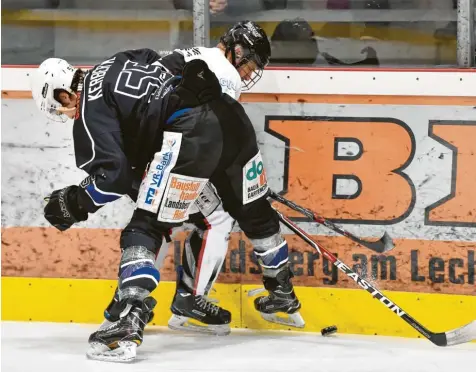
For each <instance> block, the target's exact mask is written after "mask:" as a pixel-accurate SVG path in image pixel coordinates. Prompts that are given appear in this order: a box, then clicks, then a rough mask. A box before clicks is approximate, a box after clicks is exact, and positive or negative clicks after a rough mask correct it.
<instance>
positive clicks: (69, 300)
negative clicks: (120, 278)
mask: <svg viewBox="0 0 476 372" xmlns="http://www.w3.org/2000/svg"><path fill="white" fill-rule="evenodd" d="M115 285H116V281H114V280H88V279H59V278H53V279H49V278H11V277H10V278H2V320H17V321H47V322H65V323H100V322H102V320H103V318H102V313H103V311H104V308H105V306H107V301H108V300H109V299H110V298H111V297H112V294H113V293H114V288H115ZM255 288H258V286H257V285H241V284H217V285H216V286H215V289H216V292H214V293H212V296H211V297H212V298H216V299H218V300H219V304H220V306H223V307H224V308H226V309H228V310H229V311H231V313H232V316H233V320H232V323H231V325H232V327H233V328H249V329H274V330H278V329H279V330H291V329H289V328H288V327H285V326H280V325H274V324H270V323H267V322H265V321H264V320H262V319H261V317H260V315H259V313H258V312H256V311H255V310H254V306H253V298H252V297H248V295H247V293H248V291H249V290H251V289H255ZM174 291H175V283H173V282H162V283H160V285H159V287H158V288H157V290H156V291H155V292H154V294H153V296H154V297H155V298H156V299H157V301H158V305H157V307H156V311H155V317H154V320H153V324H154V325H161V326H164V325H166V324H167V321H168V319H169V317H170V315H171V313H170V310H169V306H170V303H171V300H172V297H173V294H174ZM296 291H297V295H298V296H299V298H300V300H301V302H302V310H301V314H302V315H303V317H304V319H305V321H306V326H305V328H304V329H302V331H304V332H320V330H321V329H322V328H324V327H327V326H329V325H336V326H337V327H338V330H339V332H340V333H349V334H365V335H384V336H402V337H421V336H420V334H419V333H417V332H416V331H415V330H413V328H411V327H410V326H409V325H407V324H406V323H405V322H403V321H402V320H400V319H399V318H398V317H397V316H395V314H393V313H392V312H391V311H390V310H388V309H387V308H386V307H385V306H383V305H382V304H381V303H379V302H378V301H377V300H374V299H372V298H371V296H370V295H369V294H368V293H366V292H365V291H363V290H358V289H355V290H354V289H337V288H312V287H297V288H296ZM385 294H386V295H387V296H388V297H389V298H390V299H391V300H392V301H393V302H395V303H397V304H398V305H399V306H400V307H402V308H403V309H404V310H406V311H408V312H409V313H410V314H411V315H412V316H414V317H415V318H416V319H418V320H419V321H421V322H422V324H423V325H425V326H426V327H428V328H430V329H431V330H432V331H434V332H438V331H447V330H449V329H453V328H457V327H459V326H461V325H463V324H466V323H469V322H470V321H471V320H473V319H474V317H475V316H474V315H475V314H476V297H475V296H459V295H441V294H426V293H408V292H407V293H406V292H395V291H386V292H385ZM294 330H296V329H294Z"/></svg>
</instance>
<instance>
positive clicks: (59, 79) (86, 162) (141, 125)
mask: <svg viewBox="0 0 476 372" xmlns="http://www.w3.org/2000/svg"><path fill="white" fill-rule="evenodd" d="M251 52H253V50H251ZM255 54H256V52H255ZM250 56H253V53H248V55H246V56H241V59H243V58H245V57H246V58H250V61H252V63H245V64H244V65H242V66H245V67H246V68H248V69H249V71H250V73H249V74H248V75H247V76H245V80H246V81H250V80H252V79H251V78H250V76H251V74H252V73H253V70H254V69H255V68H258V69H262V67H264V65H266V63H267V61H263V60H261V59H260V56H259V55H254V56H253V59H252V60H251V57H250ZM157 59H158V56H157V55H156V54H155V53H154V52H152V51H150V50H136V51H127V52H123V53H118V54H116V55H115V56H113V57H112V58H110V59H108V60H106V61H104V62H103V63H101V64H100V65H98V66H96V67H95V68H93V69H92V70H91V71H90V72H88V73H87V74H84V72H82V71H81V70H76V69H74V68H72V67H71V66H69V65H68V64H67V63H66V62H65V61H63V60H50V61H48V63H47V64H45V65H42V66H41V67H40V69H39V74H38V75H37V79H36V82H35V84H33V88H34V89H33V95H34V98H35V100H36V101H37V103H38V105H39V108H40V110H42V111H43V112H45V113H46V114H47V115H48V116H49V117H50V118H52V119H59V120H63V119H65V117H67V116H69V117H74V118H75V124H74V128H73V134H74V140H75V143H74V144H75V154H76V160H77V164H78V167H80V168H82V169H83V170H85V171H87V172H88V173H89V176H88V177H87V178H86V179H85V180H84V181H83V182H82V183H81V184H80V185H79V186H70V187H67V188H64V189H62V190H56V191H54V192H53V193H52V194H51V196H50V198H49V202H48V205H47V206H46V207H45V217H46V218H47V219H48V221H50V223H51V224H52V225H54V226H55V227H57V228H58V229H60V230H66V229H67V228H69V227H70V226H71V225H72V224H74V223H76V222H79V221H84V220H86V219H87V217H88V213H94V212H95V211H96V210H98V209H99V208H100V207H101V206H103V205H105V204H107V203H109V202H111V201H114V200H116V199H118V198H119V197H121V196H123V195H125V194H128V195H131V196H132V198H134V199H135V197H136V196H135V195H134V194H135V193H136V191H135V188H134V187H133V181H137V180H140V174H141V173H142V171H143V170H144V169H145V168H146V165H147V163H149V162H150V161H151V159H153V160H152V162H151V164H150V165H149V167H148V173H147V176H146V178H145V179H144V180H143V181H142V188H141V192H140V193H139V198H138V204H137V206H138V207H137V209H136V211H135V213H134V216H133V217H132V219H131V222H130V224H129V225H128V226H127V227H126V228H125V229H124V231H123V233H122V236H121V248H122V258H121V267H120V270H119V291H118V298H119V302H120V303H121V304H122V306H121V309H123V311H122V312H121V314H120V316H119V319H118V320H117V321H116V322H114V323H112V324H111V326H110V327H107V328H104V329H101V330H99V331H98V332H96V333H95V334H93V335H92V337H91V344H92V345H93V346H94V347H97V348H95V349H94V350H93V352H91V354H90V356H93V357H98V358H103V359H107V360H110V359H112V360H114V359H117V360H128V359H131V358H133V357H134V355H135V350H134V345H137V344H140V342H141V341H142V332H143V329H144V326H145V323H146V322H147V321H148V320H149V319H150V316H151V311H152V309H153V307H154V305H155V304H154V302H155V301H154V300H153V299H152V298H150V297H149V296H148V295H149V294H150V292H151V291H152V290H153V289H155V287H156V285H157V284H158V281H159V278H160V277H159V273H158V271H157V270H156V269H155V267H154V265H153V261H154V258H155V254H156V250H157V248H158V247H160V243H161V241H162V238H163V236H164V235H166V234H167V233H168V229H169V228H170V227H173V226H176V225H180V224H181V223H182V222H183V221H185V220H187V219H188V215H189V214H190V212H192V210H191V208H192V206H194V205H195V204H194V203H193V202H194V201H195V200H196V199H197V197H198V195H199V194H201V192H202V191H203V190H204V189H205V187H206V186H207V181H208V179H210V180H212V183H213V184H214V187H215V188H216V190H218V193H219V194H220V196H222V198H223V200H224V205H225V209H226V210H227V211H228V212H229V213H230V214H232V215H233V217H234V218H236V219H237V220H238V222H239V224H240V227H241V228H242V229H243V230H244V231H245V232H247V231H248V234H249V235H248V236H249V237H250V238H251V239H252V242H253V244H254V247H255V251H256V253H257V254H258V255H259V256H260V258H261V260H260V261H261V262H262V265H263V268H264V274H265V287H266V288H267V289H268V290H269V291H270V296H268V297H262V298H260V299H259V301H257V302H256V306H257V308H258V309H259V310H263V312H273V311H274V310H269V309H271V308H272V307H274V308H275V309H277V308H278V307H277V306H276V304H277V303H278V301H277V300H280V301H285V302H286V306H285V310H286V311H288V312H290V313H293V312H296V311H297V310H298V309H299V306H300V305H299V302H298V301H297V299H296V298H295V296H294V293H293V291H292V286H291V284H290V281H289V277H290V276H291V275H290V273H289V270H288V269H287V245H286V244H285V242H284V240H282V237H281V238H280V235H279V224H277V219H276V218H275V217H276V216H274V220H273V218H271V219H270V216H267V217H266V221H268V223H271V224H273V226H272V228H271V227H266V226H265V228H264V230H263V226H260V223H262V222H263V221H259V219H258V220H257V222H256V223H254V224H253V222H252V220H251V221H250V220H249V217H250V216H251V217H252V216H253V214H252V213H251V214H250V215H249V216H248V215H246V217H245V215H244V213H243V211H242V210H241V207H242V204H241V200H240V199H243V198H244V197H245V194H240V193H238V194H237V193H236V191H237V190H238V189H239V190H240V192H241V191H242V190H243V189H242V188H243V187H246V189H247V190H250V191H249V193H248V194H246V198H248V200H246V203H245V204H248V203H251V202H253V203H252V204H250V206H251V205H255V204H256V203H254V200H255V199H260V200H265V199H264V197H263V195H264V194H263V193H264V191H265V190H266V186H265V178H264V176H261V175H260V177H258V176H256V177H254V172H255V171H254V170H253V169H255V167H257V166H258V168H259V169H261V171H262V170H263V167H262V161H261V159H260V155H259V152H258V151H256V153H255V156H254V158H253V159H249V162H246V164H245V163H243V162H244V161H245V159H244V158H243V157H242V158H240V160H239V163H240V164H241V163H243V165H242V166H241V168H242V169H244V167H245V166H247V167H250V169H249V172H248V173H249V174H250V179H247V181H246V182H248V186H246V182H245V186H243V185H241V184H240V185H232V182H231V180H232V179H231V178H230V177H228V176H226V175H225V174H224V173H223V170H224V169H225V165H226V164H231V163H232V161H233V156H232V155H226V156H225V155H224V154H221V150H222V149H232V148H234V149H235V151H237V147H236V146H235V147H233V143H234V142H235V141H236V142H239V141H237V139H238V138H243V137H242V136H243V134H244V133H245V132H247V131H243V128H241V129H240V131H238V133H235V132H234V131H232V132H233V133H234V134H233V136H231V137H230V136H228V137H227V138H228V140H227V142H223V141H224V139H223V138H221V137H220V136H219V134H220V130H219V128H221V127H220V126H222V125H224V123H223V122H228V123H230V121H228V119H226V120H225V119H224V117H225V116H226V115H225V112H224V110H223V107H225V106H226V107H227V110H229V109H230V107H228V106H227V105H229V104H230V102H227V99H226V97H227V96H224V97H220V98H216V99H213V100H212V101H213V102H215V101H219V102H221V103H222V104H223V105H224V106H223V105H220V104H217V106H216V107H215V108H210V107H208V106H206V105H208V104H206V105H205V106H203V102H205V101H208V100H209V99H210V97H211V98H215V97H216V95H217V93H216V89H215V91H214V90H213V89H212V88H210V87H209V86H208V85H206V84H205V85H204V86H203V87H202V88H203V89H201V88H200V89H199V87H200V83H201V80H203V81H204V82H207V81H210V80H213V79H214V75H213V76H210V74H208V72H209V71H208V70H207V69H206V68H204V67H203V66H202V67H200V68H201V70H200V71H199V72H198V73H196V74H195V76H196V77H198V79H197V78H195V80H193V79H194V78H193V76H194V73H192V74H191V75H192V77H191V78H190V79H192V81H193V84H191V83H188V84H186V81H187V74H184V78H183V79H182V81H181V83H180V84H179V85H178V87H177V86H176V81H177V78H176V77H174V75H173V74H172V73H171V72H170V70H168V69H167V68H166V67H165V65H164V64H162V63H161V62H159V61H157ZM195 68H196V65H195ZM195 72H196V71H195ZM202 78H203V79H202ZM190 79H188V81H190ZM220 83H222V82H221V81H220ZM218 90H219V89H218ZM210 92H212V93H210ZM228 101H229V100H228ZM232 101H233V100H232ZM233 102H234V105H237V106H239V107H240V109H241V111H242V108H241V106H240V105H239V104H238V103H236V102H235V101H233ZM196 105H199V106H198V108H195V109H193V107H194V106H196ZM233 107H234V106H233ZM190 108H192V110H190V111H191V112H187V110H188V109H190ZM220 109H221V111H220ZM184 110H185V111H184ZM194 110H199V111H194ZM217 110H218V113H217V112H215V111H217ZM236 110H238V109H236ZM238 111H239V110H238ZM210 112H212V113H213V114H210V115H211V117H210V118H209V117H208V115H209V113H210ZM226 114H229V113H228V112H227V113H226ZM220 115H221V116H220ZM197 116H199V117H200V118H201V120H200V121H199V120H196V119H197ZM242 116H243V117H244V118H246V115H245V114H244V112H242V113H241V114H240V115H238V117H239V118H242ZM194 118H195V119H194ZM203 118H206V119H207V120H206V122H215V127H216V129H217V131H216V133H210V132H209V131H210V127H212V125H211V124H210V125H209V126H207V127H206V128H203V122H204V120H202V119H203ZM246 120H247V118H246ZM246 120H245V119H243V120H242V121H243V122H246ZM237 122H238V123H240V122H241V121H240V120H238V119H237ZM200 123H201V124H202V125H198V124H200ZM175 124H177V125H178V124H180V125H179V127H178V128H177V130H176V131H175V130H174V126H175ZM248 124H249V121H248ZM248 124H246V125H248ZM227 128H228V127H227ZM230 128H231V127H230ZM230 128H228V129H230ZM237 128H240V125H239V124H237ZM248 129H249V128H248ZM221 134H222V135H223V134H224V133H221ZM217 136H218V137H217ZM253 136H254V133H253ZM202 138H203V141H200V140H199V142H198V143H199V144H201V145H203V144H205V143H206V144H207V146H198V147H197V146H195V144H194V141H196V140H197V139H202ZM230 138H232V139H233V141H231V140H230ZM207 141H208V142H207ZM252 142H253V141H252ZM254 142H255V141H254ZM220 143H221V144H222V146H221V147H220ZM225 143H226V146H225V145H224V144H225ZM239 148H240V149H241V150H243V149H244V148H246V146H245V147H243V143H241V146H240V147H239ZM252 148H253V150H252V151H251V152H254V150H255V149H257V147H256V148H254V147H252ZM187 149H192V150H187ZM197 149H199V150H200V151H198V152H197ZM212 149H213V151H211V150H212ZM179 151H180V155H181V156H180V157H178V152H179ZM189 151H191V153H192V154H193V156H191V155H190V154H188V153H189ZM216 151H218V152H220V155H219V156H218V155H217V154H218V153H216ZM187 154H188V159H187ZM177 159H178V160H177ZM216 159H220V160H219V161H218V163H216V161H215V164H214V165H213V163H214V162H213V161H210V160H216ZM237 159H238V158H235V159H234V160H235V161H237ZM184 161H185V163H183V162H184ZM207 163H211V165H210V164H207ZM260 164H261V166H259V165H260ZM233 166H234V172H235V173H236V172H237V171H238V168H239V166H237V165H236V164H234V165H233ZM218 169H220V170H221V176H222V177H218V176H216V177H215V174H219V172H218ZM166 170H167V172H166ZM217 172H218V173H217ZM230 172H231V171H230ZM232 173H233V172H232ZM238 173H240V179H239V180H238V179H235V180H234V182H235V181H239V182H241V181H242V180H241V169H240V172H238ZM238 173H236V174H235V176H237V174H238ZM257 179H258V181H257ZM253 182H254V183H253ZM260 182H261V183H262V184H260ZM235 183H236V182H235ZM221 193H224V194H223V195H221ZM233 193H234V194H236V195H235V197H236V200H235V199H233V197H231V196H227V194H229V195H233ZM238 201H240V202H238ZM243 201H245V200H243ZM248 207H249V206H248ZM248 207H247V208H248ZM268 207H269V205H268ZM245 209H246V208H245ZM260 210H263V211H265V210H266V209H263V208H260ZM254 213H256V212H254ZM263 220H264V219H263ZM255 225H256V226H255ZM255 228H256V232H254V229H255ZM258 231H259V232H258ZM274 243H276V244H277V245H275V246H273V244H274ZM278 260H279V262H278ZM283 288H284V289H285V291H283ZM184 291H185V292H186V290H184ZM177 292H178V293H180V292H182V289H181V288H178V291H177ZM270 301H271V302H273V301H274V303H275V305H273V306H268V305H270V303H269V302H270ZM174 302H175V301H174ZM179 302H180V301H179ZM179 302H177V307H180V306H179V305H182V307H183V308H182V309H179V308H178V309H177V311H178V312H180V311H183V310H184V307H185V305H184V304H183V303H179ZM195 305H199V304H198V303H196V301H195V303H194V304H192V310H193V308H194V306H195ZM281 307H283V306H281ZM206 308H207V310H209V311H210V315H214V313H216V309H215V308H213V307H212V306H209V305H208V304H207V306H206ZM266 309H267V310H266ZM228 314H229V313H228ZM182 315H183V314H182ZM186 315H187V314H185V316H186ZM221 315H223V313H222V314H221ZM225 317H226V314H225ZM225 320H226V319H225Z"/></svg>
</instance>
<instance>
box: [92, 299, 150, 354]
mask: <svg viewBox="0 0 476 372" xmlns="http://www.w3.org/2000/svg"><path fill="white" fill-rule="evenodd" d="M156 304H157V301H156V300H155V299H153V298H152V297H147V298H146V299H145V300H144V301H143V302H142V303H141V302H136V303H132V304H131V303H128V304H126V306H125V308H124V310H123V311H122V313H121V314H120V315H119V320H118V321H115V322H110V325H106V324H103V325H102V326H101V327H100V328H99V330H98V331H96V332H94V333H93V334H91V336H90V337H89V350H88V351H87V353H86V355H87V357H88V358H89V359H95V360H101V361H106V362H122V363H128V362H132V361H134V359H135V357H136V349H137V347H138V346H140V345H141V343H142V340H143V333H144V328H145V326H146V324H147V322H148V321H149V318H150V316H151V313H152V309H153V308H154V307H155V305H156ZM106 320H107V319H106Z"/></svg>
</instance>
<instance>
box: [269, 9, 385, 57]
mask: <svg viewBox="0 0 476 372" xmlns="http://www.w3.org/2000/svg"><path fill="white" fill-rule="evenodd" d="M362 53H367V55H366V57H365V58H364V59H363V60H361V61H358V62H353V63H346V62H343V61H341V60H340V59H338V58H336V57H334V56H332V55H330V54H328V53H320V52H319V47H318V42H317V40H316V39H315V35H314V31H313V30H312V28H311V25H310V24H309V23H308V22H307V21H306V20H304V19H302V18H297V19H293V20H284V21H282V22H280V23H279V24H278V25H277V26H276V28H275V30H274V32H273V35H272V36H271V61H270V62H271V63H272V64H285V65H316V64H321V63H322V62H324V63H325V64H327V65H331V66H359V65H372V66H378V65H379V60H378V58H377V54H376V52H375V50H374V49H373V48H371V47H366V48H364V49H363V50H362ZM318 56H321V57H322V58H323V59H324V61H322V62H321V60H318Z"/></svg>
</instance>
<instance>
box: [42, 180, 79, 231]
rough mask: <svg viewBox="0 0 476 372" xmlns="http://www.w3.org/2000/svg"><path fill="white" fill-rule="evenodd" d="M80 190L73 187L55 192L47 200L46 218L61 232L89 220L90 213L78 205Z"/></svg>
mask: <svg viewBox="0 0 476 372" xmlns="http://www.w3.org/2000/svg"><path fill="white" fill-rule="evenodd" d="M78 189H79V187H78V186H75V185H73V186H68V187H65V188H64V189H61V190H55V191H53V192H52V194H51V195H50V196H49V198H48V199H47V200H48V204H46V207H45V209H44V214H45V218H46V219H47V220H48V222H49V223H51V224H52V225H53V226H54V227H56V228H57V229H58V230H59V231H65V230H67V229H69V228H70V227H71V226H72V225H73V224H74V223H76V222H81V221H86V220H87V219H88V212H86V211H85V210H84V209H82V208H81V206H80V205H79V203H78Z"/></svg>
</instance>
